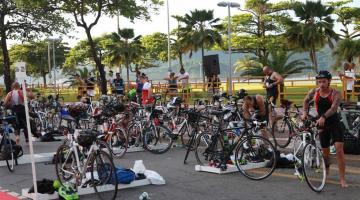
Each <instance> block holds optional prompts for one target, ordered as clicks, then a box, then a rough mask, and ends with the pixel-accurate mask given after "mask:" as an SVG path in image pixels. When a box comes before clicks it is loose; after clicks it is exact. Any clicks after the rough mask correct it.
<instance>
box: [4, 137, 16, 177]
mask: <svg viewBox="0 0 360 200" xmlns="http://www.w3.org/2000/svg"><path fill="white" fill-rule="evenodd" d="M8 142H11V141H10V140H8ZM7 146H9V149H10V157H9V158H8V157H6V159H5V161H6V166H7V168H8V169H9V171H10V172H14V170H15V169H14V166H15V156H14V150H13V148H12V144H11V143H9V144H5V148H8V147H7Z"/></svg>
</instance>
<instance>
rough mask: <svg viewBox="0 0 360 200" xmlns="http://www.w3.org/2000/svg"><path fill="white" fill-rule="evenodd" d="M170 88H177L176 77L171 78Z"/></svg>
mask: <svg viewBox="0 0 360 200" xmlns="http://www.w3.org/2000/svg"><path fill="white" fill-rule="evenodd" d="M169 88H171V89H176V88H177V80H176V79H172V80H169Z"/></svg>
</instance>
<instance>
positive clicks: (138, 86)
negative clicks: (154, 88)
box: [136, 71, 145, 104]
mask: <svg viewBox="0 0 360 200" xmlns="http://www.w3.org/2000/svg"><path fill="white" fill-rule="evenodd" d="M143 75H144V76H145V74H143ZM142 87H143V83H142V82H141V72H140V71H136V96H137V101H138V103H139V104H141V92H142Z"/></svg>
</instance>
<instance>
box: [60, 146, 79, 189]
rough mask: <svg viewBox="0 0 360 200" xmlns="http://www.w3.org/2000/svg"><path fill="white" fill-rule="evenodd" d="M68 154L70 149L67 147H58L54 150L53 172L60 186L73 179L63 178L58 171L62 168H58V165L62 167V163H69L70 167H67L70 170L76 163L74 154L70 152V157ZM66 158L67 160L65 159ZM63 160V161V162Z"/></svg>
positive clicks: (71, 176)
mask: <svg viewBox="0 0 360 200" xmlns="http://www.w3.org/2000/svg"><path fill="white" fill-rule="evenodd" d="M68 152H70V147H69V146H68V145H65V144H63V145H60V146H59V147H58V149H57V150H56V157H55V158H56V159H55V172H56V177H57V179H58V180H59V181H60V183H61V184H64V183H65V182H67V181H69V180H71V179H72V178H73V175H70V176H69V177H68V176H66V177H65V176H64V175H63V174H60V169H61V170H62V167H60V168H59V165H62V164H63V163H65V162H66V161H67V162H71V165H70V167H69V169H70V168H72V165H73V164H75V165H76V163H74V162H76V159H75V154H74V152H70V153H71V155H69V154H68ZM66 158H68V159H66ZM63 159H65V160H64V161H63ZM70 159H72V160H70Z"/></svg>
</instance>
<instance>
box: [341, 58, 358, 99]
mask: <svg viewBox="0 0 360 200" xmlns="http://www.w3.org/2000/svg"><path fill="white" fill-rule="evenodd" d="M343 66H344V73H343V74H340V78H341V80H342V81H343V84H345V83H346V91H347V100H348V101H350V98H351V93H352V91H353V88H354V83H355V70H354V68H355V64H354V63H348V62H346V63H344V65H343Z"/></svg>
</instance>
